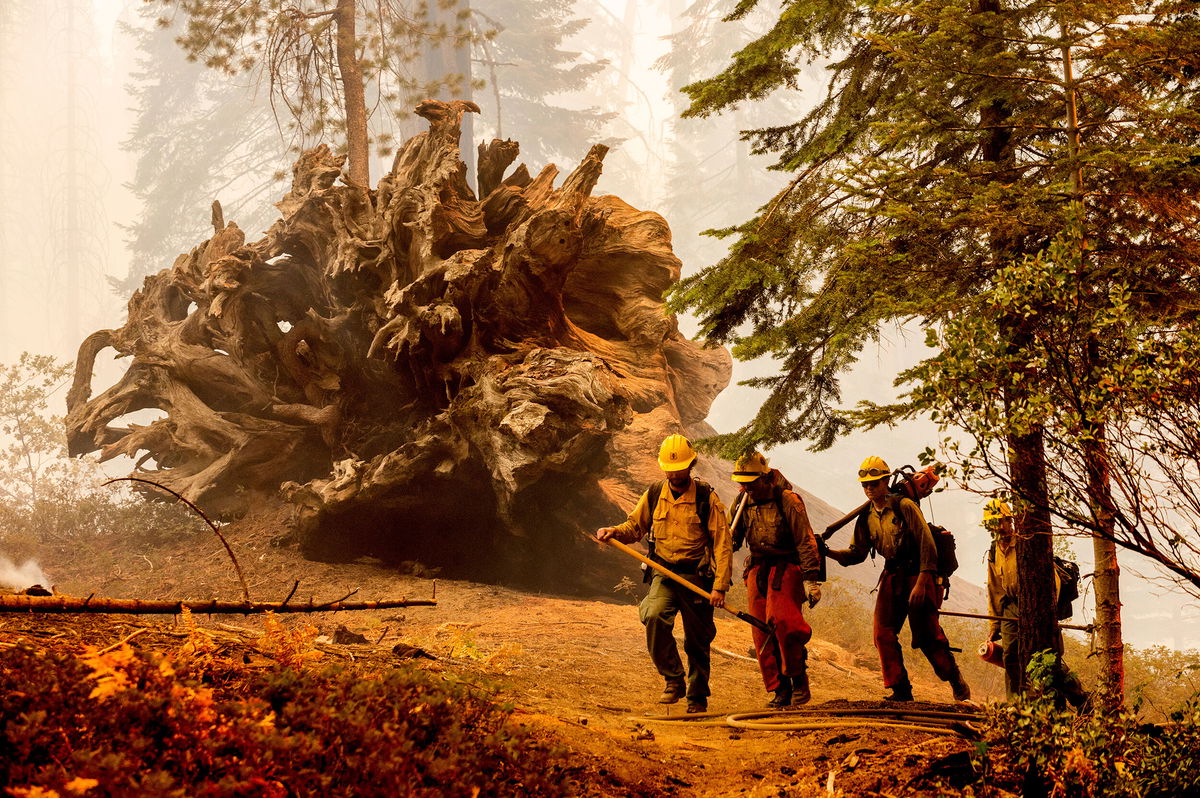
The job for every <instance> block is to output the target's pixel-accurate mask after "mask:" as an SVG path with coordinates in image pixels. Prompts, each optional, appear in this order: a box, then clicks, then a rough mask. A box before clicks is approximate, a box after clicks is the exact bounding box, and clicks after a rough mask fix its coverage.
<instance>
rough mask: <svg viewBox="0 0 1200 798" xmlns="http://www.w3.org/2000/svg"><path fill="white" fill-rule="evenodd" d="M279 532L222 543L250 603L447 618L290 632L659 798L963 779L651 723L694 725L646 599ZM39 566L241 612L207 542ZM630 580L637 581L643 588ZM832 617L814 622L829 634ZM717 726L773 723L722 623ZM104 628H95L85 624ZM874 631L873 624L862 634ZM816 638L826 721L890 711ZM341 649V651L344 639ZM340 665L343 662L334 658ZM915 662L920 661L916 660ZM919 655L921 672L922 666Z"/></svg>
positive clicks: (115, 593)
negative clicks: (658, 644) (311, 546)
mask: <svg viewBox="0 0 1200 798" xmlns="http://www.w3.org/2000/svg"><path fill="white" fill-rule="evenodd" d="M280 520H281V518H280V517H273V516H269V515H268V516H264V517H258V518H253V519H248V520H243V521H242V522H238V523H235V524H233V525H230V526H228V527H226V528H225V529H224V532H225V534H226V535H227V536H228V538H229V540H230V543H231V545H232V546H233V548H234V551H235V552H236V554H237V556H238V559H239V561H240V564H241V567H242V569H243V571H244V573H245V575H246V581H247V584H248V588H249V591H250V593H251V596H252V598H253V599H255V600H258V601H279V600H282V599H283V598H284V597H285V596H286V595H287V594H288V593H289V591H290V590H291V589H292V586H293V584H294V582H295V581H296V580H299V581H300V586H299V589H298V590H297V591H296V594H295V595H296V598H295V599H293V601H307V600H308V598H309V597H310V596H311V597H312V598H313V599H314V600H315V601H316V602H317V603H321V602H322V601H332V600H334V599H337V598H340V597H342V596H344V595H345V594H347V593H349V592H351V591H352V590H356V591H357V592H356V593H355V594H354V596H353V599H352V600H363V601H369V600H375V599H395V598H401V597H406V598H414V599H416V598H431V597H436V600H437V602H438V603H437V606H436V607H408V608H404V609H402V610H380V611H363V612H342V613H334V614H329V613H323V614H319V615H287V616H282V617H283V618H284V619H285V622H286V623H289V624H303V623H313V624H315V625H316V626H317V627H318V628H319V629H320V631H321V633H322V637H320V638H318V640H320V641H324V642H325V643H326V644H327V645H329V646H331V647H332V646H336V644H335V643H334V642H333V641H334V639H335V634H336V633H338V631H339V628H342V629H344V631H343V632H342V634H343V635H344V634H345V632H352V633H355V634H359V635H362V636H363V637H364V638H366V641H367V642H365V643H360V644H357V645H350V646H347V647H346V651H347V652H348V653H347V656H354V655H355V652H357V653H358V655H359V656H370V657H373V658H375V659H378V661H379V662H380V667H387V663H388V661H389V657H393V656H394V655H393V654H391V649H392V647H393V646H395V645H396V644H397V643H405V644H407V645H410V646H415V647H418V648H420V649H422V650H424V651H426V652H429V653H430V654H432V655H433V656H434V657H436V659H433V660H427V659H423V658H422V659H420V660H418V661H419V662H420V663H421V665H420V667H422V668H425V669H429V670H432V671H435V672H437V671H449V672H453V673H454V674H455V675H457V676H458V677H460V678H465V679H468V680H470V681H472V682H473V683H476V684H478V685H480V686H481V687H482V688H483V689H487V690H493V691H495V696H496V700H497V701H498V702H511V703H513V704H515V706H516V712H515V717H516V718H517V719H518V720H519V721H520V722H521V723H524V724H526V725H528V726H530V727H532V728H533V729H535V730H536V731H537V732H538V733H540V734H545V735H547V736H548V737H552V738H554V739H556V740H558V741H560V742H561V743H562V744H564V745H566V746H568V747H569V748H570V749H571V750H572V752H573V753H574V754H575V755H577V756H579V757H580V758H581V759H583V760H585V761H586V762H587V763H588V765H587V767H588V768H590V769H593V770H595V771H596V772H597V773H599V774H600V775H604V774H605V773H611V774H612V775H614V776H616V777H618V778H619V779H620V780H622V781H624V782H626V783H628V784H640V785H642V786H643V787H644V788H647V789H648V790H649V791H650V792H651V793H658V794H663V795H677V796H716V795H721V796H727V795H754V796H769V795H804V794H824V793H825V791H826V790H827V789H829V788H830V787H832V788H833V789H835V790H842V791H845V793H847V794H852V795H876V794H884V795H886V794H893V795H894V794H908V793H912V792H917V793H921V794H938V793H939V789H938V788H937V786H936V779H937V778H940V777H949V778H951V779H953V777H954V776H955V775H956V774H959V775H961V771H962V769H963V767H964V766H965V760H966V756H967V754H966V753H965V752H967V751H969V750H971V748H972V747H973V744H972V743H970V742H968V741H966V740H963V739H961V738H957V737H950V736H933V735H930V734H928V733H925V732H920V731H913V730H905V729H894V728H889V729H882V728H869V727H851V726H846V727H842V728H837V727H835V728H824V729H816V730H804V731H756V730H746V729H737V728H732V727H730V726H728V725H715V724H709V725H701V724H697V723H694V722H688V723H680V722H668V723H663V722H659V721H656V720H653V719H651V718H649V717H647V716H657V715H662V714H663V712H664V709H666V710H668V711H669V712H670V713H672V714H673V715H674V716H675V717H682V710H683V704H682V703H680V704H677V705H675V706H674V707H669V708H665V707H663V706H662V705H660V704H658V703H656V699H657V696H658V694H659V692H660V691H661V689H662V680H661V678H660V677H659V676H658V675H657V673H655V671H654V669H653V667H652V666H651V663H650V659H649V656H648V655H647V653H646V651H645V638H644V633H643V628H642V626H641V624H640V623H639V621H638V616H637V607H636V600H635V598H634V597H633V596H632V595H630V594H626V593H622V592H619V591H618V592H614V594H613V598H612V599H611V600H607V601H598V600H580V599H576V598H569V597H562V596H555V595H543V594H531V593H525V592H519V591H516V590H512V589H509V588H505V587H498V586H493V585H484V584H476V583H470V582H461V581H452V580H445V579H436V578H433V577H432V575H430V574H428V573H424V574H422V573H421V571H422V569H421V568H420V567H419V566H414V567H413V568H411V569H409V570H410V571H413V573H409V574H400V573H398V572H397V571H396V570H395V569H392V568H383V567H382V566H381V565H380V564H379V563H375V562H370V561H360V562H356V563H350V564H344V565H330V564H323V563H314V562H309V561H306V560H304V559H302V558H301V557H300V556H299V554H298V553H297V551H296V550H295V548H294V547H293V546H292V545H290V544H287V543H285V542H283V541H282V540H281V527H280V526H279V521H280ZM39 562H40V564H41V566H42V568H43V569H44V571H45V572H46V575H47V577H48V578H49V580H50V581H51V582H52V583H53V584H54V587H55V590H56V592H58V593H64V594H70V595H81V596H87V595H89V594H92V593H95V594H96V595H97V596H110V597H119V598H142V599H168V598H169V599H191V600H202V599H210V598H219V599H222V600H236V599H238V598H239V597H240V595H241V588H240V587H239V583H238V580H237V578H236V575H235V573H234V569H233V568H232V567H231V566H230V563H229V560H228V556H227V555H226V553H225V552H224V549H223V548H222V547H221V546H220V545H219V543H217V542H216V541H215V540H214V539H213V538H212V537H211V536H196V537H195V538H194V539H191V540H189V541H186V542H182V543H179V544H176V545H172V546H168V547H159V548H156V549H152V550H146V549H132V548H128V547H124V546H122V545H121V543H120V542H108V543H106V544H104V545H100V546H96V547H95V548H94V549H89V548H81V547H78V546H75V547H72V548H70V549H62V550H58V551H47V552H46V553H45V554H44V556H43V557H41V558H40V561H39ZM635 568H636V565H635V564H632V563H631V568H630V570H631V575H635V574H636V570H635ZM819 612H820V607H819V606H818V608H817V609H816V610H814V617H818V616H819ZM718 616H722V617H718V620H717V638H716V642H715V646H716V648H717V652H716V653H715V655H714V658H713V676H712V691H713V696H712V698H711V700H710V706H709V709H710V712H719V713H733V712H737V711H760V710H762V709H764V706H765V701H766V698H767V697H768V696H767V694H766V693H765V691H764V688H763V685H762V682H761V680H760V677H759V674H758V668H757V664H756V663H755V662H754V661H752V660H750V659H749V658H748V657H747V656H746V654H747V652H748V648H749V646H750V631H749V627H747V626H746V625H745V624H744V623H742V622H740V621H738V620H736V619H734V618H732V617H731V616H728V615H725V614H724V613H718ZM106 617H107V620H106V621H102V623H110V624H111V625H112V627H113V628H112V632H111V637H112V639H113V640H114V641H115V640H119V639H120V638H121V637H123V636H124V635H125V634H128V633H129V632H128V625H129V624H134V623H138V624H164V625H168V626H169V625H171V624H172V623H173V622H174V621H173V620H172V618H170V617H169V616H168V617H159V618H152V617H149V616H146V617H141V618H137V619H133V618H130V617H128V616H106ZM71 618H72V616H7V617H4V616H0V634H2V635H6V636H12V635H19V634H21V633H22V632H29V631H30V630H36V629H37V628H38V627H39V626H52V627H54V628H63V627H65V626H69V625H70V624H71V623H73V621H72V620H71ZM197 619H198V620H199V621H200V622H201V623H202V624H206V625H211V626H213V627H216V628H218V629H220V630H222V631H224V632H228V633H230V634H234V635H239V634H240V635H253V634H254V633H255V632H256V630H258V629H260V628H261V621H260V619H259V618H258V617H256V616H248V617H243V616H214V617H211V618H205V617H198V618H197ZM79 622H80V623H89V624H94V623H96V621H94V620H93V621H79ZM864 622H869V619H864ZM814 626H816V627H817V634H816V636H815V637H814V639H813V641H812V643H811V644H810V658H809V663H810V679H811V683H812V692H813V706H820V705H822V704H825V703H826V702H845V701H850V702H854V703H855V704H859V703H860V702H863V703H862V705H863V706H869V705H870V704H868V703H865V702H874V701H876V700H877V699H878V698H879V697H880V695H881V694H882V687H881V683H880V680H879V676H878V673H877V670H876V667H875V663H874V662H871V661H864V658H863V657H861V656H856V655H854V654H852V653H850V652H848V651H846V650H844V649H842V648H840V647H838V646H836V645H834V644H832V643H830V642H828V641H827V640H823V639H822V638H821V635H820V629H819V626H820V624H819V623H818V622H817V621H816V620H814ZM338 639H342V637H341V636H340V635H339V637H338ZM331 650H334V649H331ZM914 653H915V652H914ZM909 656H911V655H909ZM914 687H915V693H916V696H917V699H918V702H930V703H928V704H925V703H923V705H924V706H926V707H928V708H940V709H951V708H952V706H951V705H948V704H936V702H939V701H948V700H949V689H948V688H947V687H946V686H945V685H943V684H941V683H930V682H924V681H917V682H916V683H915V685H914Z"/></svg>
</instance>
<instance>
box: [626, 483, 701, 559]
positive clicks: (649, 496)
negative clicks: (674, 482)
mask: <svg viewBox="0 0 1200 798" xmlns="http://www.w3.org/2000/svg"><path fill="white" fill-rule="evenodd" d="M692 481H693V482H695V483H696V515H698V516H700V528H701V529H708V515H709V511H710V510H711V509H712V494H713V487H712V485H709V484H708V483H707V482H702V481H700V480H698V479H693V480H692ZM666 484H667V481H666V480H665V479H664V480H660V481H659V482H655V483H654V484H653V485H651V486H650V487H649V488H647V489H646V501H647V503H648V507H649V510H650V521H651V527H653V525H654V508H655V507H657V506H658V500H659V498H660V497H661V496H662V492H663V487H664V486H665V485H666ZM646 548H647V550H648V552H649V555H650V559H652V560H653V559H654V531H653V529H651V531H650V534H649V535H648V536H647V537H646ZM653 575H654V570H653V569H652V568H651V567H650V566H648V565H645V564H643V565H642V581H643V582H649V581H650V579H651V577H652V576H653Z"/></svg>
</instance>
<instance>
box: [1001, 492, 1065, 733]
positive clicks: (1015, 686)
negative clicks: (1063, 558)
mask: <svg viewBox="0 0 1200 798" xmlns="http://www.w3.org/2000/svg"><path fill="white" fill-rule="evenodd" d="M983 526H984V528H985V529H987V530H988V531H989V532H990V533H991V534H992V547H991V548H990V549H989V550H988V559H987V566H988V568H987V593H988V614H989V615H991V616H993V617H994V618H1001V619H1002V620H994V619H993V620H992V621H991V627H990V629H989V630H988V631H989V635H988V639H989V640H991V641H993V642H998V643H1000V651H1001V654H1000V656H1001V662H1002V663H1003V665H1004V692H1005V694H1006V696H1007V698H1008V700H1009V701H1012V700H1013V698H1015V697H1016V696H1017V694H1018V693H1020V692H1021V675H1022V674H1021V656H1020V652H1019V651H1018V644H1017V623H1018V621H1017V541H1016V534H1015V532H1014V526H1013V512H1012V508H1010V507H1009V506H1008V504H1006V503H1005V502H1003V501H1001V500H1000V499H992V500H991V501H989V502H988V503H987V504H986V505H985V506H984V508H983ZM1060 587H1061V585H1060V580H1059V576H1058V569H1057V568H1056V569H1055V571H1054V597H1055V599H1056V600H1057V599H1058V592H1059V589H1060ZM1055 630H1056V632H1057V634H1056V635H1055V639H1054V640H1055V645H1054V649H1053V650H1054V653H1055V654H1057V655H1058V668H1057V669H1056V673H1055V682H1056V685H1055V686H1056V687H1057V688H1058V690H1059V691H1060V692H1061V694H1062V696H1063V697H1064V698H1066V699H1067V701H1070V702H1071V705H1072V706H1074V707H1076V708H1077V709H1078V708H1080V707H1083V706H1084V705H1085V704H1086V703H1087V700H1088V695H1087V692H1086V691H1085V690H1084V689H1083V685H1081V684H1080V683H1079V679H1078V678H1077V677H1076V676H1075V674H1074V673H1072V672H1071V671H1070V669H1068V668H1067V666H1066V663H1065V662H1063V661H1062V655H1063V638H1062V630H1061V629H1059V628H1058V627H1055Z"/></svg>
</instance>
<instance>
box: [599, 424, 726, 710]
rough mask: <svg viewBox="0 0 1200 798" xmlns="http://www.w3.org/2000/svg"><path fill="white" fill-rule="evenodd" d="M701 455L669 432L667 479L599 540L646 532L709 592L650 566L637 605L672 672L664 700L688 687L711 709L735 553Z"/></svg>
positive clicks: (663, 459) (661, 662)
mask: <svg viewBox="0 0 1200 798" xmlns="http://www.w3.org/2000/svg"><path fill="white" fill-rule="evenodd" d="M695 463H696V452H695V451H694V450H693V449H692V445H691V443H690V442H689V441H688V440H687V438H685V437H683V436H682V435H671V436H669V437H668V438H667V439H666V440H664V441H663V442H662V446H661V447H660V449H659V453H658V465H659V467H660V468H661V469H662V471H663V474H664V476H665V477H666V479H665V480H663V481H662V482H658V483H656V484H654V485H652V486H651V487H650V488H649V489H648V490H647V491H646V492H645V493H643V494H642V496H641V498H640V499H638V503H637V506H636V507H634V508H633V512H632V513H630V514H629V517H628V518H627V519H626V520H625V523H623V524H620V525H618V526H607V527H603V528H601V529H598V530H596V539H597V540H601V541H603V540H608V539H609V538H616V539H617V540H619V541H621V542H623V543H635V542H637V541H639V540H641V539H642V538H646V537H648V540H649V548H650V558H651V559H652V560H654V561H655V562H658V563H660V564H662V565H663V566H665V567H666V568H668V569H670V570H672V571H674V572H675V573H676V574H678V575H680V576H682V577H684V578H685V579H687V580H688V581H689V582H691V583H692V584H694V585H697V586H699V587H701V588H703V589H704V590H705V591H710V592H711V594H712V599H711V601H705V600H704V599H703V598H701V597H700V596H697V595H696V594H695V593H693V592H691V591H689V590H686V589H685V588H683V587H682V586H680V585H676V584H675V583H674V582H672V581H671V580H669V579H667V578H666V577H664V576H662V575H661V574H659V573H657V572H654V571H651V572H649V573H650V580H649V581H650V590H649V592H648V593H647V594H646V597H645V598H644V599H642V603H641V605H640V606H639V607H638V614H639V616H640V617H641V620H642V623H643V624H644V625H645V627H646V647H647V649H648V650H649V651H650V658H651V659H652V660H653V661H654V666H655V667H656V668H657V669H658V672H659V673H660V674H661V675H662V676H663V678H664V679H666V687H665V688H664V689H663V693H662V695H661V696H660V697H659V701H660V702H661V703H664V704H674V703H676V702H677V701H679V699H680V698H683V697H684V696H685V695H686V696H687V711H688V712H691V713H696V712H705V711H707V710H708V696H709V688H708V676H709V671H710V669H711V651H710V648H709V647H710V646H711V645H712V641H713V638H714V637H716V634H717V630H716V626H715V625H714V624H713V608H714V607H722V606H724V605H725V593H726V592H727V591H728V590H729V583H730V569H731V568H732V559H733V552H732V543H731V541H730V536H729V521H728V519H727V517H726V515H725V508H724V507H723V506H722V505H721V500H720V499H719V498H718V497H717V494H716V491H714V490H713V489H712V487H711V486H710V485H708V484H706V483H704V482H700V481H698V480H695V479H692V466H693V465H695ZM677 614H678V615H681V616H682V618H683V648H684V651H685V652H686V653H687V660H688V668H687V679H686V682H685V680H684V670H683V662H682V660H681V659H680V658H679V648H678V647H677V646H676V644H675V637H674V634H673V632H674V628H675V616H676V615H677Z"/></svg>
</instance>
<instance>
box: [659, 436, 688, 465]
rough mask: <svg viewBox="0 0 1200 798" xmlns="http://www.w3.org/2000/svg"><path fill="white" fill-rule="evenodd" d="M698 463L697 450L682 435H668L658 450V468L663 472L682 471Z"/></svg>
mask: <svg viewBox="0 0 1200 798" xmlns="http://www.w3.org/2000/svg"><path fill="white" fill-rule="evenodd" d="M694 462H696V450H695V449H693V448H692V444H691V441H689V440H688V439H687V438H685V437H683V436H682V435H668V436H667V439H666V440H664V441H663V442H662V446H660V447H659V449H658V467H659V468H661V469H662V470H663V471H682V470H683V469H685V468H687V467H688V466H690V465H691V464H692V463H694Z"/></svg>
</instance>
